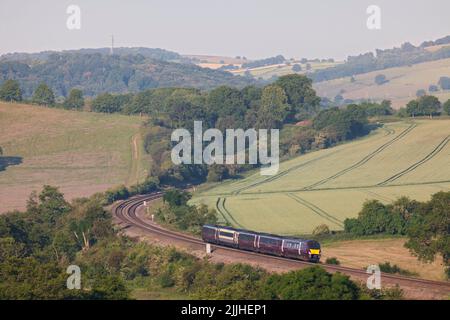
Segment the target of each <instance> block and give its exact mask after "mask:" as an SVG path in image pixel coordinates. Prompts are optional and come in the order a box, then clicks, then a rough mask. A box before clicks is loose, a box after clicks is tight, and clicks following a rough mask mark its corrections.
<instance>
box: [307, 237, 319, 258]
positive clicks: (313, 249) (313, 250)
mask: <svg viewBox="0 0 450 320" xmlns="http://www.w3.org/2000/svg"><path fill="white" fill-rule="evenodd" d="M307 246H308V249H307V250H308V251H307V252H308V259H309V261H311V262H319V260H320V255H321V253H322V251H321V249H320V243H318V242H317V241H314V240H309V241H308V242H307Z"/></svg>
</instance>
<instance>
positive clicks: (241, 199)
mask: <svg viewBox="0 0 450 320" xmlns="http://www.w3.org/2000/svg"><path fill="white" fill-rule="evenodd" d="M449 137H450V120H448V119H445V120H444V119H442V120H417V121H416V122H413V123H410V122H397V123H390V124H385V125H384V127H383V128H381V129H378V130H376V131H375V132H373V133H372V134H370V135H369V136H368V137H365V138H363V139H359V140H357V141H354V142H351V143H346V144H342V145H339V146H337V147H334V148H330V149H325V150H320V151H316V152H311V153H308V154H306V155H302V156H299V157H297V158H294V159H292V160H289V161H286V162H284V163H282V164H281V166H280V171H279V172H278V173H277V174H276V175H274V176H269V177H265V176H261V175H260V173H259V171H257V172H256V173H254V174H252V175H250V176H248V177H247V178H245V179H241V180H234V181H228V182H225V183H222V184H220V185H218V186H216V187H213V188H211V189H208V190H204V191H199V192H197V193H196V194H195V198H194V200H193V201H194V202H195V203H199V202H203V203H206V204H208V205H209V206H210V207H215V208H216V209H217V210H218V212H219V213H220V215H221V218H222V221H226V222H228V223H230V224H231V225H233V226H236V227H241V228H246V229H254V230H259V231H265V232H273V233H277V234H305V233H310V232H311V231H312V230H313V229H314V228H315V227H316V226H317V225H319V224H323V223H324V224H327V225H328V226H329V227H330V229H333V230H342V228H343V221H344V219H345V218H348V217H355V216H357V214H358V212H359V210H360V209H361V207H362V204H363V203H364V201H366V200H369V199H377V200H380V201H382V202H384V203H389V202H391V201H393V200H395V199H396V198H397V197H400V196H409V197H411V198H413V199H417V200H427V199H428V197H429V196H430V195H431V194H433V193H435V192H437V191H439V190H448V189H449V188H450V171H449V170H448V169H447V168H449V166H450V157H449V152H450V143H449Z"/></svg>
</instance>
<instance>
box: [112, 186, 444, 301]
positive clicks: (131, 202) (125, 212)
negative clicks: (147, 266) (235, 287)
mask: <svg viewBox="0 0 450 320" xmlns="http://www.w3.org/2000/svg"><path fill="white" fill-rule="evenodd" d="M162 195H163V193H161V192H160V193H153V194H148V195H140V196H135V197H133V198H130V199H128V200H124V201H121V202H119V203H117V204H115V205H114V206H113V207H112V213H113V215H114V216H115V217H116V218H117V219H119V220H120V221H121V222H122V223H123V224H125V228H127V227H131V226H132V227H136V228H138V229H140V230H142V231H144V232H145V233H148V234H151V235H153V236H156V237H163V238H165V239H169V240H175V241H179V242H181V243H183V244H186V245H189V246H191V247H192V246H195V247H198V248H199V249H200V250H204V247H205V243H204V242H203V240H201V239H200V238H197V237H194V236H190V235H186V234H182V233H180V232H176V231H172V230H168V229H165V228H163V227H161V226H159V225H157V224H155V223H151V222H149V221H146V220H145V219H142V218H141V217H139V216H138V214H137V210H138V208H139V207H140V206H142V205H143V204H144V201H147V202H148V201H152V200H155V199H158V198H160V197H162ZM213 247H214V248H215V249H216V250H221V251H223V252H225V253H227V252H228V253H233V252H234V253H236V252H237V253H239V254H240V255H245V256H246V257H247V258H248V259H259V260H261V259H264V260H266V261H269V262H270V263H274V264H278V265H286V266H288V267H290V268H304V267H308V266H315V265H317V264H316V263H311V262H306V261H299V260H293V259H288V258H284V257H279V256H270V255H265V254H261V253H257V252H250V251H242V250H239V249H235V248H229V247H223V246H217V245H213ZM320 265H321V266H322V267H323V268H324V269H325V270H327V271H328V272H341V273H344V274H346V275H349V276H350V277H352V278H356V279H359V280H363V281H364V280H366V279H367V278H368V277H369V275H368V274H367V273H366V271H365V270H360V269H354V268H349V267H343V266H335V265H324V264H320ZM381 279H382V284H383V285H385V284H389V285H399V286H400V287H401V288H402V289H404V290H405V292H413V293H414V294H412V296H411V297H412V298H419V297H423V295H420V293H424V292H425V293H426V292H428V293H429V294H428V295H426V294H425V296H428V297H434V298H436V297H440V298H445V297H448V296H449V295H450V282H444V281H433V280H426V279H419V278H412V277H405V276H398V275H393V274H386V273H382V274H381Z"/></svg>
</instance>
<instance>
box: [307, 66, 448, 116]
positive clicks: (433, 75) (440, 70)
mask: <svg viewBox="0 0 450 320" xmlns="http://www.w3.org/2000/svg"><path fill="white" fill-rule="evenodd" d="M378 74H384V75H385V76H386V79H387V80H389V82H387V83H384V84H382V85H377V84H376V83H375V81H374V79H375V77H376V76H377V75H378ZM442 76H447V77H448V76H450V59H442V60H437V61H430V62H424V63H419V64H415V65H412V66H405V67H397V68H389V69H385V70H380V71H374V72H368V73H364V74H360V75H356V76H354V79H355V81H354V82H351V81H350V77H346V78H340V79H335V80H330V81H324V82H319V83H316V84H314V89H315V90H316V91H317V93H318V94H319V95H320V96H321V97H327V98H329V99H331V100H333V99H334V97H336V95H338V94H341V95H342V96H343V97H344V98H345V99H353V100H359V99H364V100H369V99H370V100H373V101H381V100H383V99H389V100H391V101H392V105H393V107H394V108H400V107H404V106H405V105H406V104H407V103H408V102H409V101H410V100H412V99H415V98H416V92H417V90H420V89H424V90H425V91H427V92H428V88H429V86H430V85H437V83H438V81H439V78H440V77H442ZM428 93H429V94H432V95H434V96H436V97H438V98H439V100H441V102H445V101H447V100H448V99H450V90H446V91H443V90H441V88H439V91H437V92H431V93H430V92H428Z"/></svg>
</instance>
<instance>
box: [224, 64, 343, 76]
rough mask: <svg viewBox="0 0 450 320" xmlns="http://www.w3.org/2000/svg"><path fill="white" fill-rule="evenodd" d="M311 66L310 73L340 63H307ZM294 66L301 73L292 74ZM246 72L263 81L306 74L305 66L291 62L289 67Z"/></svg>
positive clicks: (272, 66)
mask: <svg viewBox="0 0 450 320" xmlns="http://www.w3.org/2000/svg"><path fill="white" fill-rule="evenodd" d="M308 63H309V64H310V65H311V69H310V72H313V71H315V70H320V69H325V68H330V67H334V66H335V65H337V64H339V63H340V62H308ZM294 64H299V65H300V66H301V67H302V71H300V72H294V71H292V66H293V65H294ZM246 70H247V69H238V70H233V71H231V73H233V74H237V75H241V76H242V75H244V74H245V72H246ZM248 71H249V72H250V73H251V75H252V76H254V77H255V78H263V79H270V78H271V77H273V76H276V77H280V76H284V75H287V74H292V73H299V74H304V73H306V64H302V63H300V62H291V63H290V65H288V64H285V63H283V64H275V65H269V66H263V67H258V68H250V69H248Z"/></svg>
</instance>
